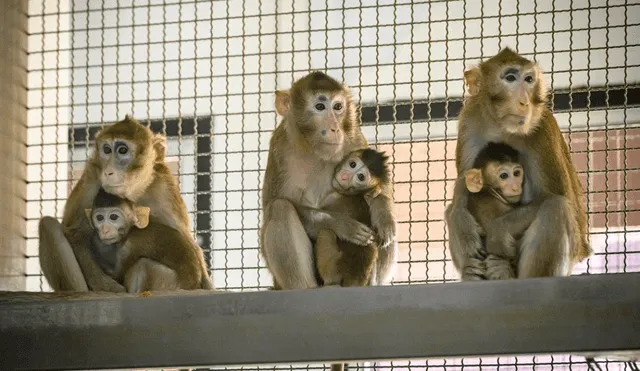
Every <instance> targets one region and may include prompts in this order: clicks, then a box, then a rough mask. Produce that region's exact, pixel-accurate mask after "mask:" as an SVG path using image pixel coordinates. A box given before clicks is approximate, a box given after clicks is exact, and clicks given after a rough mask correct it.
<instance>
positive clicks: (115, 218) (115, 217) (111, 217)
mask: <svg viewBox="0 0 640 371" xmlns="http://www.w3.org/2000/svg"><path fill="white" fill-rule="evenodd" d="M118 218H119V216H118V214H111V215H109V219H111V220H118Z"/></svg>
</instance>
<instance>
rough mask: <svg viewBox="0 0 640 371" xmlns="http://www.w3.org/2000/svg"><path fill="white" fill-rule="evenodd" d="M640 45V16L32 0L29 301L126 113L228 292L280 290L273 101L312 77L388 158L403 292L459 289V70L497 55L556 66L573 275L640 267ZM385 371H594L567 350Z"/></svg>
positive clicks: (553, 82)
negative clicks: (350, 111)
mask: <svg viewBox="0 0 640 371" xmlns="http://www.w3.org/2000/svg"><path fill="white" fill-rule="evenodd" d="M638 35H640V1H605V0H600V1H596V0H591V1H587V0H584V1H582V0H576V1H552V0H544V1H543V0H538V1H510V0H509V1H507V0H502V1H500V0H493V1H482V2H480V1H478V2H476V1H466V2H465V1H360V2H355V1H346V0H326V1H316V0H294V1H284V0H274V1H269V0H262V1H217V0H214V1H177V0H176V1H173V0H166V1H159V0H149V1H146V0H145V1H138V0H133V1H118V0H105V1H90V0H86V1H79V0H78V1H70V0H60V1H54V0H29V36H28V38H29V47H28V53H29V57H28V77H29V81H28V91H29V98H28V114H29V116H28V143H27V144H28V174H27V176H28V179H27V181H28V194H27V197H28V200H27V201H28V210H27V229H28V230H27V235H26V238H27V244H28V254H29V257H28V289H29V290H31V291H48V290H50V288H49V286H48V284H47V282H46V280H45V279H44V278H43V277H42V275H41V274H40V268H39V265H38V259H37V253H38V233H37V224H38V220H39V218H40V217H42V216H43V215H55V216H57V217H58V218H61V217H62V210H63V207H64V203H65V200H66V198H67V196H68V194H69V192H70V191H71V189H72V186H73V184H74V182H75V181H77V180H78V179H79V177H80V174H81V173H82V170H83V166H84V161H85V160H86V158H87V156H88V155H89V154H90V153H91V140H92V139H93V137H94V135H95V133H96V132H97V130H99V129H100V128H101V127H102V126H103V125H105V124H109V123H113V122H115V121H117V120H120V119H122V118H124V115H125V114H127V113H128V114H131V115H133V117H134V118H136V119H137V120H139V121H140V122H142V123H145V124H146V125H149V126H150V127H151V128H152V130H153V131H156V132H161V133H164V134H166V136H167V138H168V154H167V155H168V157H167V162H168V163H169V166H170V167H171V168H172V170H173V172H174V174H175V175H176V177H178V179H179V184H180V188H181V193H182V196H183V197H184V199H185V201H186V204H187V208H188V210H189V214H190V218H191V225H192V226H193V234H194V236H196V237H197V239H198V242H199V244H200V246H201V247H202V248H203V250H204V251H205V258H206V261H207V264H208V266H209V269H210V270H211V272H212V277H213V282H214V284H215V285H216V287H218V288H220V289H226V290H233V291H243V290H265V289H268V288H269V287H270V286H271V283H272V282H271V276H270V274H269V272H268V271H267V269H266V265H265V263H264V261H263V260H262V259H261V256H260V254H259V250H258V228H259V225H260V223H261V211H260V206H259V205H260V189H261V185H262V179H263V175H264V170H265V167H266V160H267V155H268V146H269V139H270V135H271V132H272V130H273V129H274V128H275V126H276V125H277V122H278V118H277V116H276V114H275V109H274V91H275V90H276V89H282V88H287V87H289V86H290V85H291V83H292V81H293V80H294V79H297V78H299V77H302V76H303V75H305V74H306V73H308V72H309V71H310V70H315V69H318V70H322V71H325V72H326V73H328V74H329V75H331V76H332V77H334V78H336V79H338V80H341V81H344V82H345V83H346V84H347V85H348V86H349V87H350V89H351V91H352V94H353V96H354V98H355V99H356V101H357V102H358V103H359V112H360V115H361V118H362V125H363V126H362V130H363V132H364V134H365V136H366V138H367V140H368V141H369V143H372V144H375V145H377V147H378V148H379V149H383V150H385V151H386V152H387V153H388V154H390V155H391V158H392V174H393V182H394V185H395V186H394V187H395V201H396V211H397V215H398V221H399V235H398V238H399V241H400V250H399V264H398V268H397V271H396V273H395V279H394V281H393V284H425V283H438V282H449V281H455V280H457V279H458V274H457V272H456V271H455V269H454V267H453V265H452V263H451V258H450V254H449V251H448V250H447V248H446V244H445V243H446V239H447V236H446V230H445V225H444V220H443V219H444V218H443V213H444V209H445V206H446V203H447V202H448V201H449V199H450V197H451V194H452V184H453V179H454V178H455V176H456V173H455V164H454V156H455V139H456V130H457V128H456V125H457V116H458V113H459V111H460V108H461V107H462V98H463V95H464V83H463V80H462V73H463V71H464V69H465V68H467V67H469V66H471V65H473V64H475V63H478V62H479V61H481V60H483V59H486V58H488V57H490V56H492V55H494V54H495V53H497V52H498V51H499V50H500V49H501V48H502V47H504V46H510V47H512V48H514V49H516V50H517V51H518V52H519V53H520V54H522V55H524V56H525V57H528V58H533V59H535V60H536V61H538V62H539V64H540V65H541V67H542V69H543V70H544V71H545V73H546V80H547V82H548V84H549V85H550V86H551V87H552V89H553V90H552V91H553V99H552V103H551V104H552V106H553V109H554V112H555V113H556V117H557V120H558V123H559V124H560V126H561V129H562V130H563V132H564V133H565V138H566V139H567V142H568V143H569V146H570V150H571V152H572V156H573V159H574V162H575V165H576V167H577V170H578V172H579V176H580V179H581V181H582V183H583V186H584V189H585V190H586V201H587V206H588V213H589V221H590V231H591V242H592V245H593V248H594V250H595V255H594V256H593V257H591V258H590V259H589V260H588V261H585V262H583V263H581V264H579V265H578V266H577V267H576V268H575V270H574V274H582V273H588V274H599V273H613V272H634V271H639V270H640V125H639V124H640V73H639V72H640V44H639V43H638V40H639V38H638ZM487 335H488V336H490V334H487ZM425 336H428V334H425ZM368 366H369V365H368V364H362V365H360V367H368ZM376 366H377V368H378V369H381V368H394V369H395V368H397V369H424V368H425V367H426V366H428V367H429V368H434V369H447V370H453V369H456V370H457V369H463V368H471V369H478V368H482V369H487V370H493V369H510V370H511V369H536V370H544V369H585V368H586V367H587V366H586V364H585V362H584V358H582V357H575V356H574V357H571V356H568V355H566V356H565V355H557V356H537V357H499V358H496V357H490V358H486V357H485V358H474V359H464V360H462V359H456V360H429V361H426V360H421V361H411V362H378V363H377V365H376ZM296 367H297V368H300V367H301V368H304V369H307V368H310V369H314V368H321V367H322V365H305V366H296ZM606 367H608V368H609V369H625V368H626V367H627V366H626V365H624V364H623V363H618V362H612V363H607V364H606Z"/></svg>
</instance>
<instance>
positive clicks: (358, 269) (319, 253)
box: [315, 150, 388, 286]
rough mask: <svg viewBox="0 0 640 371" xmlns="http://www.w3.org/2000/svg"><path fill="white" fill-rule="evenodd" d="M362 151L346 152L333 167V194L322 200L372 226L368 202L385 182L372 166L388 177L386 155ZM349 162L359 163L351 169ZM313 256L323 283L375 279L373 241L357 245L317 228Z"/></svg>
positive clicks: (361, 282)
mask: <svg viewBox="0 0 640 371" xmlns="http://www.w3.org/2000/svg"><path fill="white" fill-rule="evenodd" d="M367 151H369V152H374V151H373V150H367ZM363 152H364V150H356V151H353V152H351V153H349V154H348V155H347V156H345V158H344V159H343V160H342V161H341V162H340V163H339V164H338V165H337V166H336V168H335V170H334V176H333V188H334V193H332V194H331V195H330V196H329V197H328V199H326V200H325V201H324V202H323V204H324V205H325V206H324V207H323V208H324V210H328V211H333V212H338V213H341V214H344V215H347V216H349V217H352V218H354V219H356V220H357V221H359V222H361V223H364V224H365V225H367V226H371V219H370V213H369V205H370V204H371V202H372V201H373V200H374V199H375V198H376V197H377V196H378V195H380V193H381V185H382V184H383V183H384V180H383V179H382V178H381V177H380V176H379V175H380V174H375V171H372V170H371V169H372V168H373V167H374V166H375V168H376V171H380V172H382V171H384V172H385V177H388V169H386V166H387V165H386V161H387V157H386V156H383V154H381V155H380V156H379V157H378V156H376V157H375V158H373V157H366V158H365V157H364V156H363ZM374 162H375V163H374ZM350 163H353V164H354V167H355V166H358V165H361V166H360V167H358V168H353V169H352V168H351V167H350V166H349V164H350ZM356 163H357V164H358V165H356ZM383 169H384V170H383ZM358 174H361V175H362V176H363V179H364V180H363V181H357V180H356V179H355V177H356V176H357V175H358ZM343 177H344V179H343ZM315 257H316V265H317V267H318V273H319V275H320V278H322V281H323V285H325V286H327V285H341V286H367V285H369V284H370V283H371V282H376V277H375V275H376V273H377V272H376V270H375V267H376V261H377V258H378V246H377V242H375V241H374V242H372V243H369V244H367V245H365V246H358V245H356V244H353V243H350V242H347V241H341V240H339V239H338V238H337V236H336V234H335V233H333V231H331V230H330V229H328V228H320V230H319V231H318V236H317V239H316V244H315Z"/></svg>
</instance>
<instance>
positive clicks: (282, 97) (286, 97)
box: [276, 90, 291, 117]
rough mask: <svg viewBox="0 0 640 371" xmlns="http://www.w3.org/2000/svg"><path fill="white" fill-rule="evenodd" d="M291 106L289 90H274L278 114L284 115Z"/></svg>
mask: <svg viewBox="0 0 640 371" xmlns="http://www.w3.org/2000/svg"><path fill="white" fill-rule="evenodd" d="M290 108H291V94H290V93H289V90H276V112H277V113H278V115H280V116H283V117H284V116H286V115H287V114H288V113H289V109H290Z"/></svg>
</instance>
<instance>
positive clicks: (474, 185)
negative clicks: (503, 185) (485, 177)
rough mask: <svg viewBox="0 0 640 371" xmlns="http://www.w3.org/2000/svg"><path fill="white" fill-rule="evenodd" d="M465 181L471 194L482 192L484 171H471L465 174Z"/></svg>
mask: <svg viewBox="0 0 640 371" xmlns="http://www.w3.org/2000/svg"><path fill="white" fill-rule="evenodd" d="M464 180H465V183H466V184H467V189H468V190H469V192H471V193H478V192H480V190H482V186H483V181H482V170H480V169H469V170H467V171H465V172H464Z"/></svg>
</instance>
